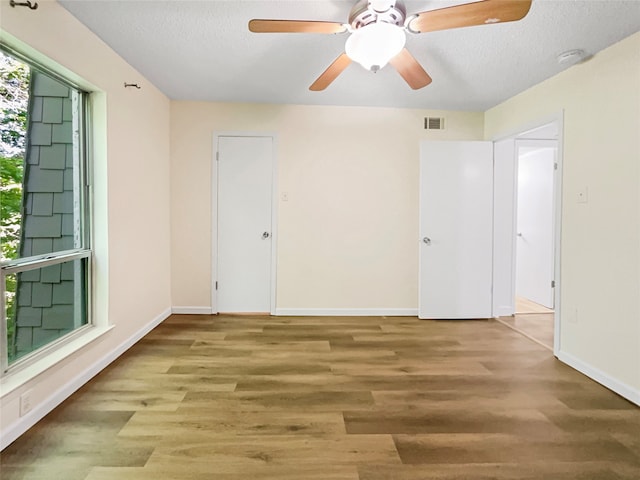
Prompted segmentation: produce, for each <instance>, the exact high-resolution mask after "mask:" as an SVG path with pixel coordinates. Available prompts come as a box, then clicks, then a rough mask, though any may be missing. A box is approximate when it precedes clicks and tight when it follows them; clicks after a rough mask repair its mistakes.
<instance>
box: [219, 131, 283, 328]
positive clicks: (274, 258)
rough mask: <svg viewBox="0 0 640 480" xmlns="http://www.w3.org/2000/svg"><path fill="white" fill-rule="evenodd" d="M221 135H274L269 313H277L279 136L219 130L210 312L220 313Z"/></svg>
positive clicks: (272, 134) (264, 136)
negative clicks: (219, 157)
mask: <svg viewBox="0 0 640 480" xmlns="http://www.w3.org/2000/svg"><path fill="white" fill-rule="evenodd" d="M220 137H246V138H251V137H260V138H271V142H272V143H271V147H272V150H271V159H272V168H273V170H272V175H271V285H270V289H271V298H270V306H269V313H270V314H271V315H275V313H276V292H277V288H276V287H277V285H276V283H277V278H278V276H277V264H278V158H277V155H276V152H277V150H278V138H277V134H276V133H274V132H254V131H216V132H213V140H212V141H213V143H212V149H211V151H212V158H211V313H212V314H217V313H218V292H217V290H216V282H217V280H218V242H217V240H218V161H217V158H218V143H219V139H220Z"/></svg>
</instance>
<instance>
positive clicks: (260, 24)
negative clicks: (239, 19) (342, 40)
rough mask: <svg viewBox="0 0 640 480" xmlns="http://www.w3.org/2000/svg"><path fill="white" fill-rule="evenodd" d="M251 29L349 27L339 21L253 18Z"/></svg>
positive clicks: (277, 30) (290, 30)
mask: <svg viewBox="0 0 640 480" xmlns="http://www.w3.org/2000/svg"><path fill="white" fill-rule="evenodd" d="M249 30H250V31H252V32H254V33H343V32H346V31H347V27H346V26H345V25H344V24H342V23H337V22H315V21H306V20H261V19H253V20H250V21H249Z"/></svg>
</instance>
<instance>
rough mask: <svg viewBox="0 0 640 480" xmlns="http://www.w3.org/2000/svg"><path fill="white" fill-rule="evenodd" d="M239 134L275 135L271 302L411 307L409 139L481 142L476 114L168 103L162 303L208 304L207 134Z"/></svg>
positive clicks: (414, 279) (412, 151)
mask: <svg viewBox="0 0 640 480" xmlns="http://www.w3.org/2000/svg"><path fill="white" fill-rule="evenodd" d="M429 115H431V116H444V117H446V130H444V131H429V132H427V131H425V130H424V125H423V124H424V117H425V116H429ZM240 131H242V132H254V133H256V132H261V133H265V132H266V133H273V134H275V135H276V137H277V146H276V158H277V162H278V191H279V193H280V195H279V200H278V215H279V222H278V235H279V238H278V273H277V308H278V309H301V308H307V309H412V310H415V309H417V304H418V298H417V290H418V288H417V287H418V243H417V241H418V167H419V163H418V162H419V155H418V148H419V141H420V140H421V139H448V140H453V139H455V140H460V139H462V140H478V139H482V135H483V114H482V113H468V112H434V111H424V110H407V109H390V108H354V107H320V106H299V105H246V104H221V103H196V102H172V103H171V179H172V184H171V189H172V190H171V196H172V205H171V207H172V219H173V220H172V236H171V241H172V282H173V283H172V295H173V299H172V300H173V305H174V306H179V307H210V306H211V267H210V265H211V248H212V247H211V231H212V225H211V218H212V215H211V195H212V184H211V178H212V170H211V169H212V158H213V146H212V145H213V136H214V132H217V133H220V132H240ZM285 192H286V193H287V195H288V201H286V202H285V201H282V197H281V195H282V193H285Z"/></svg>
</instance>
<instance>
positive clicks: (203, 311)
mask: <svg viewBox="0 0 640 480" xmlns="http://www.w3.org/2000/svg"><path fill="white" fill-rule="evenodd" d="M171 313H176V314H179V315H211V313H212V311H211V307H171Z"/></svg>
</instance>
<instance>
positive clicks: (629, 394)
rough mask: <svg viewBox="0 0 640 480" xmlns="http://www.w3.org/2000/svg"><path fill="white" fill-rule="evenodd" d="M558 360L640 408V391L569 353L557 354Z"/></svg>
mask: <svg viewBox="0 0 640 480" xmlns="http://www.w3.org/2000/svg"><path fill="white" fill-rule="evenodd" d="M558 359H559V360H561V361H562V362H564V363H566V364H567V365H569V366H570V367H572V368H575V369H576V370H578V371H579V372H580V373H584V374H585V375H586V376H587V377H589V378H591V379H593V380H595V381H596V382H598V383H601V384H602V385H604V386H605V387H607V388H608V389H609V390H612V391H614V392H615V393H617V394H618V395H620V396H621V397H624V398H626V399H627V400H629V401H630V402H632V403H635V404H636V405H638V406H640V390H638V389H636V388H633V387H632V386H630V385H627V384H626V383H624V382H621V381H619V380H616V379H615V378H612V377H611V376H609V375H608V374H606V373H604V372H603V371H601V370H599V369H597V368H595V367H592V366H591V365H589V364H588V363H585V362H583V361H582V360H580V359H578V358H576V357H574V356H573V355H571V354H569V353H566V352H562V351H561V352H559V353H558Z"/></svg>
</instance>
